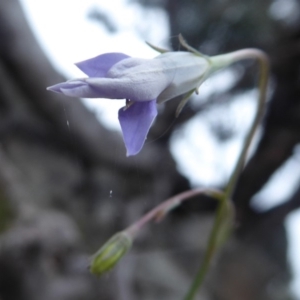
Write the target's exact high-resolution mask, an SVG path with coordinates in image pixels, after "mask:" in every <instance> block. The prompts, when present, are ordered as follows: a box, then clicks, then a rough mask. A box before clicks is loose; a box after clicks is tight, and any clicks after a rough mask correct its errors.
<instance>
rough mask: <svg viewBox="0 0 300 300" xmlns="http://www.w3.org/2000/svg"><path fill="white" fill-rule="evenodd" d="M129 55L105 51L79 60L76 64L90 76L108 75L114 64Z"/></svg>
mask: <svg viewBox="0 0 300 300" xmlns="http://www.w3.org/2000/svg"><path fill="white" fill-rule="evenodd" d="M129 57H130V56H128V55H126V54H123V53H105V54H102V55H98V56H96V57H93V58H90V59H87V60H84V61H81V62H78V63H76V64H75V65H76V66H77V67H78V68H79V69H80V70H81V71H82V72H84V73H85V74H86V75H88V76H89V77H106V74H107V72H108V70H109V69H110V68H111V67H112V66H113V65H115V64H116V63H117V62H119V61H121V60H123V59H125V58H129Z"/></svg>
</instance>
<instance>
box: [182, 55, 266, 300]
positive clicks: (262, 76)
mask: <svg viewBox="0 0 300 300" xmlns="http://www.w3.org/2000/svg"><path fill="white" fill-rule="evenodd" d="M253 58H254V59H256V60H257V61H258V62H259V67H260V73H259V97H258V104H257V110H256V115H255V117H254V120H253V122H252V125H251V127H250V129H249V132H248V135H247V136H246V138H245V141H244V144H243V148H242V150H241V153H240V156H239V158H238V160H237V163H236V165H235V167H234V169H233V172H232V175H231V176H230V178H229V181H228V184H227V187H226V190H225V194H224V195H223V199H222V200H223V201H220V203H219V206H218V210H217V213H216V217H215V221H214V225H213V228H212V231H211V233H210V236H209V240H208V245H207V248H206V250H205V254H204V258H203V263H202V265H201V266H200V269H199V271H198V272H197V274H196V277H195V279H194V281H193V283H192V285H191V287H190V289H189V291H188V293H187V295H186V297H185V298H184V299H185V300H193V299H194V298H195V296H196V294H197V292H198V290H199V288H200V286H201V284H202V283H203V280H204V278H205V275H206V273H207V272H208V269H209V266H210V264H211V261H212V258H213V255H214V254H215V252H216V251H217V249H218V247H219V246H220V244H219V233H220V232H221V231H222V226H223V224H224V223H223V220H224V216H225V214H226V213H227V209H228V205H230V200H231V197H232V193H233V192H234V189H235V186H236V183H237V180H238V177H239V175H240V173H241V171H242V169H243V167H244V164H245V160H246V157H247V153H248V150H249V147H250V144H251V141H252V139H253V137H254V134H255V131H256V129H257V127H258V125H259V123H260V121H261V119H262V115H263V112H264V106H265V102H266V94H267V84H268V74H269V61H268V57H267V56H266V54H265V53H264V52H262V51H260V50H257V49H245V50H239V51H236V52H233V53H229V54H224V55H219V56H215V57H212V58H211V62H212V65H213V67H214V68H215V69H219V68H220V67H225V66H228V65H230V64H232V63H234V62H237V61H240V60H244V59H253ZM225 217H226V216H225Z"/></svg>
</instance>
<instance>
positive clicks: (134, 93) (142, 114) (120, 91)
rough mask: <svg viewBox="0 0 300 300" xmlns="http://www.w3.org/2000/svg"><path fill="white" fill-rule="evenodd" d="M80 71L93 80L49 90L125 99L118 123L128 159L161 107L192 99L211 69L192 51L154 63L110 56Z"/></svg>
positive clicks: (91, 61) (169, 54) (164, 55)
mask: <svg viewBox="0 0 300 300" xmlns="http://www.w3.org/2000/svg"><path fill="white" fill-rule="evenodd" d="M76 66H77V67H78V68H79V69H80V70H81V71H83V72H84V73H85V74H86V75H88V76H89V77H88V78H80V79H73V80H69V81H67V82H63V83H59V84H56V85H53V86H51V87H49V88H48V90H50V91H53V92H57V93H62V94H64V95H67V96H71V97H83V98H109V99H126V106H124V107H123V108H121V109H120V110H119V121H120V125H121V128H122V133H123V138H124V142H125V146H126V149H127V156H130V155H135V154H137V153H138V152H139V151H140V150H141V149H142V147H143V145H144V142H145V140H146V137H147V134H148V132H149V129H150V126H151V125H152V123H153V121H154V119H155V117H156V115H157V109H156V103H162V102H164V101H167V100H169V99H172V98H174V97H176V96H179V95H183V96H184V98H185V99H186V98H188V97H189V96H190V95H191V94H192V93H193V92H194V91H197V88H198V87H199V86H200V85H201V83H202V82H203V81H204V79H206V78H207V76H208V74H210V71H211V69H212V68H211V63H210V60H209V59H208V58H207V57H205V56H202V55H197V54H196V53H191V52H166V53H162V54H160V55H159V56H157V57H155V58H153V59H142V58H131V57H129V56H128V55H126V54H123V53H106V54H102V55H99V56H97V57H94V58H91V59H88V60H85V61H82V62H79V63H77V64H76ZM183 101H184V100H183Z"/></svg>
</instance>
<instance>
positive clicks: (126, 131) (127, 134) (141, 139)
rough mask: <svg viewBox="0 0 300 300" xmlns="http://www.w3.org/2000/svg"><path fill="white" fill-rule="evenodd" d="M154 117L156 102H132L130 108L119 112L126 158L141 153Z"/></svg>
mask: <svg viewBox="0 0 300 300" xmlns="http://www.w3.org/2000/svg"><path fill="white" fill-rule="evenodd" d="M156 115H157V109H156V100H151V101H147V102H134V103H133V104H132V105H131V106H130V107H128V108H126V109H124V107H122V108H121V109H120V110H119V121H120V125H121V128H122V132H123V139H124V142H125V146H126V149H127V156H131V155H135V154H137V153H139V152H140V151H141V149H142V147H143V145H144V143H145V140H146V137H147V134H148V132H149V129H150V127H151V125H152V123H153V121H154V119H155V117H156Z"/></svg>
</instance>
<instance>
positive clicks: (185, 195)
mask: <svg viewBox="0 0 300 300" xmlns="http://www.w3.org/2000/svg"><path fill="white" fill-rule="evenodd" d="M198 195H207V196H211V197H212V198H215V199H217V200H221V199H222V198H223V197H224V193H223V192H222V191H219V190H216V189H201V188H200V189H194V190H188V191H185V192H182V193H180V194H178V195H176V196H174V197H171V198H169V199H167V200H166V201H164V202H163V203H161V204H160V205H158V206H156V207H155V208H153V209H152V210H151V211H149V212H148V213H147V214H146V215H144V216H143V217H142V218H141V219H139V220H138V221H136V222H135V223H134V224H132V225H131V226H130V227H128V228H127V229H126V230H125V231H126V232H127V233H128V234H129V235H130V236H132V237H134V236H135V235H136V234H137V232H138V231H139V230H140V229H141V228H142V227H143V226H144V225H145V224H146V223H148V222H149V221H151V220H153V219H154V220H156V221H160V220H162V219H163V217H164V216H165V215H166V214H168V212H169V211H171V210H172V209H174V208H175V207H177V206H179V205H180V204H181V203H182V202H183V201H185V200H188V199H190V198H192V197H195V196H198Z"/></svg>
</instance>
